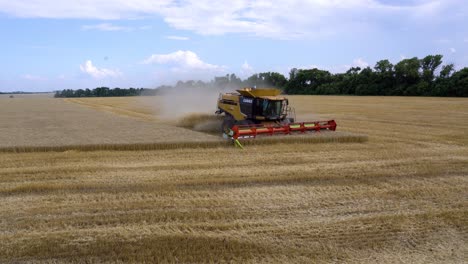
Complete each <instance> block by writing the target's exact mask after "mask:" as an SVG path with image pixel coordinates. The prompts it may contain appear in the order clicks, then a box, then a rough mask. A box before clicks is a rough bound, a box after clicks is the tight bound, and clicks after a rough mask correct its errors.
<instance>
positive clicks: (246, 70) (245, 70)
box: [241, 61, 254, 75]
mask: <svg viewBox="0 0 468 264" xmlns="http://www.w3.org/2000/svg"><path fill="white" fill-rule="evenodd" d="M253 71H254V69H253V67H252V66H251V65H250V64H249V63H248V62H247V61H244V63H243V64H242V65H241V74H243V75H246V74H252V73H253Z"/></svg>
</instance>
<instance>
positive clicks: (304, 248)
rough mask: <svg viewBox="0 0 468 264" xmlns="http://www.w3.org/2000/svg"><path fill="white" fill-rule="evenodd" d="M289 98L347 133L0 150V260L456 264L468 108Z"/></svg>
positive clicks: (461, 256)
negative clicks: (201, 144) (198, 144)
mask: <svg viewBox="0 0 468 264" xmlns="http://www.w3.org/2000/svg"><path fill="white" fill-rule="evenodd" d="M15 99H16V98H15ZM106 99H109V101H107V104H108V105H111V106H110V107H111V108H112V107H117V108H118V107H119V105H125V104H124V99H119V103H116V104H115V105H116V106H114V105H113V102H115V101H113V100H114V99H112V98H106ZM102 100H104V99H102ZM132 100H133V99H132ZM290 101H291V104H292V105H294V106H295V107H296V112H297V117H298V119H301V120H304V121H307V120H315V119H322V118H323V119H328V118H334V119H336V121H337V123H338V131H337V132H339V133H341V136H342V137H338V138H342V139H340V140H343V141H346V135H351V136H356V137H354V138H353V139H351V138H350V139H349V140H350V142H342V143H340V144H335V143H333V142H324V143H320V144H304V143H305V142H308V141H313V140H318V141H320V140H325V138H327V136H328V135H329V134H328V133H326V132H324V133H320V134H312V135H308V136H309V137H307V136H306V135H298V136H295V137H293V136H283V137H262V138H259V139H258V140H252V141H246V140H245V141H243V142H244V144H245V145H246V148H245V149H244V150H240V149H236V148H234V147H224V146H222V145H217V144H226V142H225V141H213V143H211V142H210V143H206V144H213V146H211V147H205V148H193V146H195V145H192V147H190V146H189V145H190V144H195V143H193V142H189V143H187V144H189V145H188V146H186V147H183V146H182V147H167V148H166V149H164V151H160V150H158V149H160V148H163V147H161V146H160V145H158V144H160V143H153V144H154V145H151V144H136V145H135V146H136V147H135V150H136V151H115V150H131V148H132V146H131V144H130V145H126V144H123V145H119V144H117V143H113V144H115V146H112V143H111V144H110V146H107V147H109V149H108V150H103V149H100V148H99V147H96V146H88V147H89V148H90V149H89V150H94V151H80V149H79V148H80V145H79V144H77V145H76V149H75V150H68V151H67V150H66V149H62V150H63V152H56V151H49V152H27V153H0V202H1V203H2V206H1V207H0V241H1V243H0V262H5V263H8V262H13V263H18V262H20V263H21V262H26V263H27V262H34V263H83V262H99V263H101V262H109V263H115V262H130V263H135V262H146V263H177V262H178V263H206V262H212V263H223V262H224V263H258V262H263V263H320V262H323V263H329V262H343V263H376V262H377V263H395V262H408V263H431V262H432V263H463V262H464V261H465V259H466V244H467V239H466V234H467V232H468V222H467V221H466V219H468V209H467V208H468V196H467V193H468V177H467V175H468V166H467V160H468V141H467V140H468V137H467V134H466V133H467V132H466V131H468V123H467V122H466V121H465V119H466V116H467V114H468V100H466V99H452V98H398V97H386V98H382V97H334V96H330V97H328V96H318V97H315V96H292V97H291V98H290ZM66 105H67V104H66ZM69 105H70V107H72V108H73V110H71V109H72V108H69V109H70V111H71V113H73V112H74V111H78V110H76V108H75V107H74V105H73V104H69ZM434 105H437V106H438V107H437V108H435V107H434ZM0 107H1V106H0ZM61 107H64V106H63V105H61ZM125 107H126V109H127V110H129V111H131V106H130V104H128V105H126V106H125ZM137 107H141V106H139V105H138V106H137ZM5 109H6V108H2V110H5ZM86 109H87V108H86V107H83V109H80V110H83V111H87V110H86ZM16 111H19V110H17V109H16ZM93 111H94V110H93ZM109 112H111V113H110V114H112V115H115V113H117V112H119V111H117V110H113V111H109ZM92 113H94V114H96V112H92ZM98 113H99V112H98ZM96 115H99V114H96ZM106 115H107V114H106ZM118 115H121V114H118ZM24 116H27V114H24ZM124 116H127V117H130V118H127V117H125V118H124V119H129V120H134V119H141V118H140V117H136V116H130V115H124ZM3 117H4V115H3ZM106 117H107V116H106ZM119 118H122V117H119ZM143 122H146V123H151V124H152V123H155V124H156V123H159V122H162V120H157V121H155V120H149V119H148V120H143ZM163 123H164V122H163ZM67 124H68V123H67ZM39 127H40V126H39ZM4 129H5V127H4ZM122 129H127V128H126V127H122ZM178 129H183V128H178ZM185 130H186V131H188V133H192V132H193V131H190V130H187V129H183V131H185ZM348 133H350V134H348ZM363 135H367V136H363ZM310 136H312V137H310ZM367 137H368V140H367V141H366V138H367ZM335 139H336V138H335ZM335 139H334V140H335ZM357 139H359V140H357ZM217 140H218V138H217ZM269 140H270V141H273V142H266V141H269ZM287 140H291V141H294V142H286V141H287ZM264 141H265V142H264ZM301 141H302V142H301ZM355 141H358V142H362V141H364V142H363V143H359V144H356V143H353V142H355ZM221 142H224V143H221ZM262 142H264V143H262ZM179 143H180V142H178V141H174V142H171V143H170V144H174V145H175V146H177V144H179ZM267 143H269V144H267ZM270 143H278V144H270ZM132 144H133V143H132ZM168 144H169V143H168ZM116 146H117V147H116ZM145 146H148V149H146V150H145V149H144V147H145ZM171 146H172V145H171ZM13 147H14V146H13ZM85 147H86V146H85ZM112 147H114V148H112ZM59 151H61V150H59Z"/></svg>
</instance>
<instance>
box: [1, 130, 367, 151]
mask: <svg viewBox="0 0 468 264" xmlns="http://www.w3.org/2000/svg"><path fill="white" fill-rule="evenodd" d="M366 141H367V136H364V135H350V134H345V135H342V134H338V133H337V134H335V135H307V136H294V135H293V136H278V137H271V138H268V137H259V138H258V139H255V140H248V141H247V140H246V141H242V144H246V145H261V144H276V143H300V144H311V143H330V142H334V143H335V142H336V143H363V142H366ZM222 146H233V143H231V142H230V141H226V140H223V139H219V140H212V139H207V140H206V142H203V141H174V142H163V143H137V144H93V145H68V146H67V145H64V146H17V147H0V152H13V153H24V152H50V151H55V152H64V151H70V150H78V151H101V150H109V151H111V150H115V151H136V150H138V151H145V150H168V149H181V148H217V147H222Z"/></svg>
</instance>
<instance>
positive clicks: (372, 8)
mask: <svg viewBox="0 0 468 264" xmlns="http://www.w3.org/2000/svg"><path fill="white" fill-rule="evenodd" d="M398 2H399V3H392V4H389V3H388V2H387V3H386V4H384V3H382V1H378V0H333V1H327V0H290V1H284V0H270V1H268V0H262V1H253V0H234V1H229V4H226V1H221V0H218V1H213V0H159V1H153V0H132V1H128V0H82V1H55V0H15V1H11V0H0V12H3V13H6V14H9V15H13V16H18V17H42V18H87V19H103V20H109V19H134V18H148V17H150V18H154V17H161V18H162V19H164V21H165V22H166V23H168V24H169V25H170V26H172V27H173V28H176V29H181V30H190V31H193V32H196V33H198V34H202V35H220V34H226V33H244V34H250V35H257V36H262V37H272V38H284V39H288V38H300V37H317V36H329V35H339V34H342V33H346V32H356V31H365V30H368V29H369V28H374V27H379V26H381V27H383V26H388V20H389V19H391V20H392V21H401V24H404V25H405V24H406V25H407V24H414V23H411V22H414V21H417V22H423V23H420V24H424V23H432V22H434V23H435V22H436V21H440V20H444V21H448V17H450V19H452V20H456V21H457V22H460V21H461V22H463V21H466V19H465V18H466V16H467V15H468V8H466V7H465V6H466V5H465V3H464V1H462V0H445V1H440V0H413V1H398ZM455 11H456V12H455ZM454 12H455V13H454ZM452 13H454V14H453V15H450V14H452ZM413 20H414V21H413ZM452 20H450V21H451V23H452V24H453V23H455V22H454V21H452ZM110 28H112V26H111V27H110Z"/></svg>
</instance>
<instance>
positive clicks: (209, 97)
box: [159, 87, 223, 119]
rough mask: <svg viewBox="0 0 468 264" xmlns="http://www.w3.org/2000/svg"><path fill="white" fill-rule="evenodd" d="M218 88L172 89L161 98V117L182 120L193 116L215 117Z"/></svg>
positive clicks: (219, 90) (219, 91)
mask: <svg viewBox="0 0 468 264" xmlns="http://www.w3.org/2000/svg"><path fill="white" fill-rule="evenodd" d="M221 92H223V91H222V90H221V89H216V88H200V87H190V88H172V89H169V90H167V91H165V92H164V93H163V94H162V95H161V96H159V97H160V100H161V101H160V107H159V116H160V118H162V119H180V118H182V117H184V116H187V115H191V114H210V115H213V116H214V115H215V111H216V110H217V108H216V105H217V100H218V97H219V94H220V93H221Z"/></svg>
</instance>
